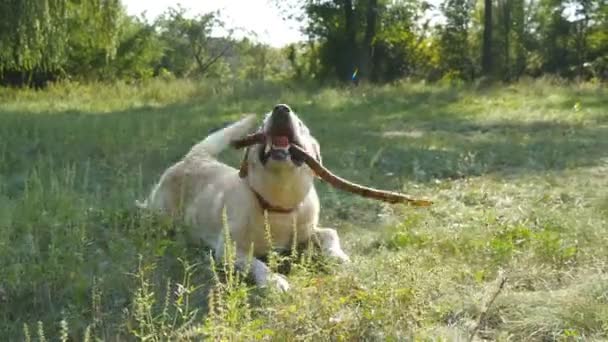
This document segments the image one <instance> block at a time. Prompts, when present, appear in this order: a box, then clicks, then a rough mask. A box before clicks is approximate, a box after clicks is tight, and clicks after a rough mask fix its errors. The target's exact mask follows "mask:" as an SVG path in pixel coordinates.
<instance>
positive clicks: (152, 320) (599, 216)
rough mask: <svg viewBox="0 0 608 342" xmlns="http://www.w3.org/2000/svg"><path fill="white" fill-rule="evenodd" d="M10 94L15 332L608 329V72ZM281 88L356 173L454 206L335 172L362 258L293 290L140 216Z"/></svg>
mask: <svg viewBox="0 0 608 342" xmlns="http://www.w3.org/2000/svg"><path fill="white" fill-rule="evenodd" d="M0 101H1V102H2V106H1V107H0V118H1V122H2V125H0V307H1V308H2V309H1V310H0V339H1V340H42V339H44V338H46V339H55V337H58V338H59V339H61V340H68V339H70V340H93V339H101V340H108V341H114V340H144V339H145V340H175V339H182V340H185V339H192V340H198V339H200V338H201V337H202V336H204V337H207V338H208V339H220V340H261V339H266V340H267V339H273V340H357V339H364V340H403V339H408V340H409V339H412V340H449V341H456V340H468V339H469V338H470V337H471V335H472V333H473V332H474V335H475V336H473V337H474V339H476V340H478V339H491V340H500V341H507V340H518V341H519V340H534V341H576V340H585V341H593V340H606V339H608V333H607V332H608V234H607V230H608V192H607V191H606V189H608V178H606V172H607V171H608V111H607V108H608V91H607V90H606V88H605V86H603V85H600V84H589V83H587V84H564V83H561V82H560V81H558V80H537V81H526V82H521V83H518V84H514V85H509V86H495V87H488V88H483V89H477V88H475V87H473V86H470V87H465V86H461V87H449V86H439V85H425V84H414V83H400V84H394V85H387V86H378V87H367V86H361V87H359V88H355V89H350V88H349V89H337V88H322V89H293V87H287V86H282V85H280V84H259V83H250V84H238V85H232V84H216V83H209V84H197V83H194V82H189V81H172V82H168V83H167V82H161V81H157V82H151V83H147V84H141V85H126V84H115V85H100V84H93V85H76V84H68V85H57V86H54V87H52V88H50V89H48V90H45V91H43V92H34V91H27V90H9V89H0ZM278 102H286V103H289V104H290V105H292V107H294V108H295V109H296V110H297V111H298V112H299V113H300V115H301V116H302V117H303V119H304V120H305V121H306V122H307V123H308V125H309V126H310V127H311V129H312V131H313V133H314V134H315V135H316V136H317V137H318V139H319V141H320V143H321V147H322V151H323V160H324V163H325V164H326V166H328V167H329V169H331V170H332V171H334V172H336V173H337V174H338V175H340V176H343V177H345V178H348V179H350V180H353V181H356V182H360V183H363V184H368V185H373V186H376V187H380V188H383V189H391V190H402V191H405V192H406V193H409V194H411V195H415V196H418V197H424V198H430V199H432V200H434V201H435V203H436V204H435V205H434V206H433V207H432V208H430V209H412V208H407V207H402V206H389V205H384V204H381V203H377V202H373V201H370V200H366V199H362V198H357V197H354V196H352V195H349V194H345V193H342V192H338V191H336V190H334V189H331V188H329V187H328V186H326V185H325V184H322V183H319V184H318V185H317V189H318V190H319V193H320V197H321V201H322V207H323V210H322V219H321V221H322V223H323V225H325V226H332V227H336V228H337V229H338V231H339V234H340V236H341V240H342V242H343V246H344V250H345V251H346V252H347V253H348V254H349V255H350V256H351V258H352V259H353V263H352V264H351V265H348V266H346V267H337V266H335V265H331V264H329V263H328V262H327V260H322V259H319V258H312V257H311V255H310V254H305V255H304V256H302V257H301V260H299V262H297V263H295V264H294V265H293V267H292V270H291V272H290V274H289V281H290V283H291V285H292V289H293V290H292V291H291V292H290V293H288V294H285V295H278V294H276V293H273V292H267V291H262V290H260V289H256V288H253V287H252V286H251V284H250V282H247V281H243V280H242V279H240V278H239V277H238V275H235V274H234V273H233V272H231V262H230V260H225V261H224V262H222V261H220V262H219V263H217V264H213V263H212V262H210V260H209V257H208V253H207V250H205V249H203V248H192V247H188V246H187V244H186V243H185V241H184V240H183V236H182V235H181V234H180V233H179V232H180V231H181V229H182V228H183V227H180V226H179V223H175V222H168V221H167V220H165V219H163V218H161V217H151V216H145V215H141V214H139V213H137V211H136V210H134V208H133V201H134V200H135V199H136V198H142V197H143V196H144V195H145V194H147V192H148V190H149V189H150V187H151V186H152V184H153V182H154V181H156V180H157V178H158V176H159V175H160V173H161V172H162V171H163V170H164V168H166V167H167V166H169V165H170V164H171V163H172V162H174V161H176V160H178V159H179V158H180V157H181V156H182V155H183V154H184V153H185V152H186V151H187V150H188V149H189V147H190V146H191V145H192V144H194V143H195V142H197V141H198V140H200V139H202V138H203V137H204V136H205V135H206V134H207V133H208V132H209V131H210V130H212V129H213V128H217V127H221V126H222V125H224V124H225V123H228V122H231V121H233V120H235V119H236V118H238V117H240V115H241V113H243V112H252V111H254V112H257V113H262V112H266V111H268V110H269V109H270V108H271V107H272V105H273V104H275V103H278ZM223 159H224V160H226V161H227V162H229V163H231V164H232V165H237V162H238V159H239V153H236V152H228V153H226V155H225V156H223ZM169 228H174V229H175V230H176V231H177V233H176V234H175V236H170V235H169V233H168V232H169V231H170V229H169ZM228 247H229V246H228ZM228 255H230V253H228ZM271 259H272V258H271ZM275 263H277V262H276V260H275ZM212 265H213V266H212ZM215 265H217V267H216V266H215ZM505 277H506V279H507V281H506V284H505V286H504V289H502V290H498V287H499V284H500V282H501V281H502V279H504V278H505ZM494 296H496V298H495V300H494V301H493V302H492V303H491V305H490V304H489V303H490V302H491V299H492V298H493V297H494Z"/></svg>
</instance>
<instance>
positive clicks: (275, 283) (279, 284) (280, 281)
mask: <svg viewBox="0 0 608 342" xmlns="http://www.w3.org/2000/svg"><path fill="white" fill-rule="evenodd" d="M266 284H267V285H268V286H271V287H273V288H274V289H276V290H277V291H279V292H287V291H289V282H288V281H287V278H285V276H283V275H282V274H278V273H272V274H270V275H269V276H268V279H266Z"/></svg>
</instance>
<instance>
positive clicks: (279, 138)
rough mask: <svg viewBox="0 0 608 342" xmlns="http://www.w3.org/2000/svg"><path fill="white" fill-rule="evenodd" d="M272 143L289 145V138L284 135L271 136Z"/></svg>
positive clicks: (281, 145) (282, 145)
mask: <svg viewBox="0 0 608 342" xmlns="http://www.w3.org/2000/svg"><path fill="white" fill-rule="evenodd" d="M272 145H273V146H276V147H287V146H289V138H288V137H286V136H284V135H279V136H274V137H272Z"/></svg>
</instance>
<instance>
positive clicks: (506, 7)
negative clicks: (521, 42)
mask: <svg viewBox="0 0 608 342" xmlns="http://www.w3.org/2000/svg"><path fill="white" fill-rule="evenodd" d="M511 5H512V4H511V1H510V0H504V2H503V15H504V18H503V25H504V35H505V37H504V38H505V40H504V42H505V43H504V44H505V46H504V49H505V52H504V53H505V66H504V75H503V79H505V80H507V81H508V80H510V79H511V54H510V51H511V50H510V49H511V39H510V38H511Z"/></svg>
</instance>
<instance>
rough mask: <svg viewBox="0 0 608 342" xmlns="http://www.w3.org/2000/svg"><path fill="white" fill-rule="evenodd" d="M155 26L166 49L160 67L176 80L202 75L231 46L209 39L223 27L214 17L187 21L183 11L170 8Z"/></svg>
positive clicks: (199, 16) (182, 9)
mask: <svg viewBox="0 0 608 342" xmlns="http://www.w3.org/2000/svg"><path fill="white" fill-rule="evenodd" d="M157 25H158V27H159V29H160V32H161V33H160V36H161V40H162V41H163V43H164V45H165V54H164V57H163V61H162V66H163V67H164V68H166V69H168V70H172V71H173V72H174V73H175V74H176V75H178V76H187V75H190V74H192V73H194V74H196V75H199V76H202V75H204V74H205V73H207V72H208V71H209V69H210V68H212V67H213V66H214V64H216V63H217V62H218V61H219V60H220V58H222V56H224V55H225V54H226V53H227V52H228V49H230V48H231V45H232V44H231V42H230V41H227V40H225V39H216V38H213V37H212V36H211V33H212V31H213V29H214V28H217V27H221V26H223V23H222V22H221V21H220V20H219V19H218V17H217V13H206V14H200V15H197V16H195V17H194V18H187V17H186V10H185V9H184V8H182V7H178V8H171V9H169V10H168V11H167V12H166V13H165V14H164V15H163V16H162V17H161V18H159V19H158V21H157Z"/></svg>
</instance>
